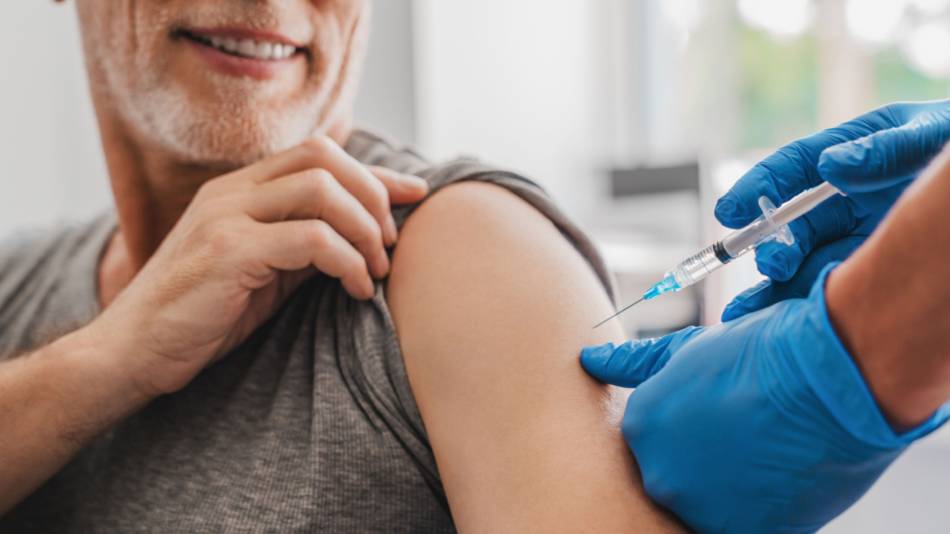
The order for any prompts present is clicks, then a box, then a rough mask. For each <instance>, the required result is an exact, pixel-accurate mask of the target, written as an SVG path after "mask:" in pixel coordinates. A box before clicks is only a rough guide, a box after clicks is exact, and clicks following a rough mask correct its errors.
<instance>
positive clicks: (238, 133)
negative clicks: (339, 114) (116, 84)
mask: <svg viewBox="0 0 950 534" xmlns="http://www.w3.org/2000/svg"><path fill="white" fill-rule="evenodd" d="M240 93H242V94H234V92H233V91H225V92H218V93H216V94H214V95H213V96H211V97H210V98H201V96H200V95H199V96H195V95H189V94H188V93H187V92H185V91H183V90H180V89H179V90H176V89H175V88H171V87H166V88H156V89H154V90H151V91H144V92H140V93H139V98H137V99H135V100H136V101H135V102H134V104H133V103H131V102H129V104H130V105H129V106H128V109H126V110H124V111H125V113H124V115H126V117H127V118H128V119H129V122H131V123H132V126H133V127H134V129H135V130H136V131H137V133H138V135H139V137H141V138H142V140H143V141H145V144H146V145H148V144H152V145H157V146H159V147H161V148H162V149H163V150H164V151H167V152H169V153H170V154H171V155H172V156H173V157H174V158H175V159H177V160H179V161H181V162H182V163H188V164H203V165H215V166H228V167H238V166H245V165H248V164H250V163H253V162H255V161H258V160H260V159H262V158H265V157H267V156H269V155H271V154H274V153H276V152H279V151H281V150H284V149H287V148H290V147H292V146H294V145H296V144H299V143H301V142H302V141H304V140H305V139H307V138H308V137H310V136H312V135H314V134H316V133H319V132H320V130H321V128H322V127H321V126H320V123H321V120H320V119H321V115H322V113H321V111H322V106H320V105H319V103H318V102H299V101H298V102H296V103H293V102H281V103H280V104H281V105H279V106H275V105H274V104H273V102H272V101H271V100H268V99H266V98H258V96H259V95H254V94H253V93H247V92H240Z"/></svg>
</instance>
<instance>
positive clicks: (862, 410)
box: [800, 262, 950, 449]
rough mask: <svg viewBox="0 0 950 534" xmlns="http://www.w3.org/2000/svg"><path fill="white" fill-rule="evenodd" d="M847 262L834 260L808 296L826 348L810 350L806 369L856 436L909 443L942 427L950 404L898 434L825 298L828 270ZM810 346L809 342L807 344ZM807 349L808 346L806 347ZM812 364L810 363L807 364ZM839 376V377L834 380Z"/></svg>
mask: <svg viewBox="0 0 950 534" xmlns="http://www.w3.org/2000/svg"><path fill="white" fill-rule="evenodd" d="M840 263H841V262H834V263H831V264H829V265H828V266H826V267H825V268H824V270H822V272H821V274H820V275H819V276H818V279H817V280H816V281H815V285H814V286H812V290H811V294H810V295H809V296H808V300H809V301H811V302H812V304H813V306H811V310H812V311H811V313H809V316H808V318H807V319H806V320H807V321H808V322H810V323H811V325H810V326H811V328H812V331H813V332H815V333H816V334H817V335H816V339H815V342H816V343H817V344H818V345H823V346H822V347H820V348H821V349H824V350H815V351H805V353H804V354H800V357H801V358H803V359H807V362H805V361H803V362H801V363H802V364H803V365H801V370H802V372H803V374H804V376H805V379H806V380H807V381H808V384H809V385H810V386H811V388H812V389H813V390H814V392H815V394H816V395H818V397H819V398H820V399H821V401H822V403H823V404H824V405H825V407H826V408H827V409H828V410H829V411H830V412H831V414H832V416H833V417H834V418H835V420H836V421H837V422H838V424H839V425H841V426H842V427H843V428H844V429H846V430H847V431H848V432H849V433H850V434H851V435H853V436H854V437H855V438H857V439H859V440H861V441H863V442H864V443H866V444H867V445H870V446H873V447H880V448H886V449H897V448H902V447H906V446H907V445H908V444H910V443H911V442H913V441H915V440H917V439H920V438H922V437H924V436H926V435H927V434H929V433H931V432H933V431H934V430H936V429H937V428H939V427H940V426H942V425H943V424H944V423H945V422H946V421H947V419H948V418H950V403H947V404H945V405H943V406H942V407H941V408H940V409H938V410H937V411H936V412H935V413H934V414H933V415H932V416H931V417H930V418H929V419H927V420H926V421H924V422H923V423H922V424H920V425H918V426H917V427H915V428H913V429H911V430H908V431H906V432H903V433H897V432H895V431H894V429H893V427H891V425H890V423H888V422H887V419H886V418H885V417H884V414H883V413H882V412H881V409H880V407H879V406H878V404H877V401H876V400H875V399H874V395H873V394H872V393H871V390H870V389H869V388H868V385H867V383H866V382H865V380H864V376H863V375H862V374H861V371H860V370H859V369H858V366H857V364H856V363H855V362H854V359H853V358H852V357H851V355H850V354H849V353H848V350H847V349H846V348H845V346H844V344H843V343H842V342H841V339H840V338H839V337H838V334H837V332H835V329H834V327H833V326H832V324H831V319H830V317H829V315H828V306H827V303H826V301H825V283H826V280H827V279H828V274H829V273H830V272H831V271H832V270H834V268H835V267H837V266H838V265H839V264H840ZM806 345H807V343H806ZM806 348H807V346H806ZM805 363H807V365H805ZM829 377H835V378H837V380H829Z"/></svg>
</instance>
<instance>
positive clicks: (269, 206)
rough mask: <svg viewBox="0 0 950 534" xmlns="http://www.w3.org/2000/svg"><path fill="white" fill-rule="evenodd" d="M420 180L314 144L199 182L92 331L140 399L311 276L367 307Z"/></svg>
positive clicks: (178, 378) (170, 384) (208, 357)
mask: <svg viewBox="0 0 950 534" xmlns="http://www.w3.org/2000/svg"><path fill="white" fill-rule="evenodd" d="M426 192H427V186H426V184H425V182H424V181H423V180H422V179H420V178H416V177H410V176H402V175H399V174H398V173H395V172H393V171H389V170H386V169H381V168H374V169H369V168H366V167H364V166H363V165H362V164H360V163H359V162H357V161H356V160H354V159H353V158H351V157H350V156H349V155H347V154H346V153H345V152H344V151H343V150H342V149H341V148H340V147H339V146H337V145H336V144H335V143H333V141H330V140H329V139H320V140H313V141H308V142H305V143H303V144H302V145H300V146H298V147H296V148H293V149H290V150H288V151H285V152H283V153H281V154H278V155H275V156H273V157H271V158H268V159H266V160H262V161H260V162H258V163H255V164H253V165H251V166H249V167H246V168H244V169H241V170H238V171H236V172H233V173H231V174H228V175H225V176H222V177H220V178H216V179H214V180H211V181H209V182H208V183H206V184H205V185H204V186H203V187H202V188H201V190H200V191H199V192H198V194H197V195H196V196H195V198H194V200H193V201H192V202H191V204H190V205H189V206H188V208H187V209H186V210H185V212H184V214H183V215H182V217H181V219H180V220H179V221H178V223H177V224H176V225H175V227H174V228H173V229H172V231H171V232H170V233H169V235H168V236H167V237H166V238H165V240H164V241H163V242H162V245H161V246H160V247H159V249H158V250H157V251H156V253H155V254H154V256H153V257H152V258H151V259H150V260H149V261H148V263H147V264H146V265H145V266H144V268H143V269H142V270H141V272H139V273H138V275H137V276H136V277H135V278H134V280H133V281H132V283H131V284H130V285H129V287H128V288H126V289H125V290H124V291H123V292H122V293H121V294H120V295H119V296H118V298H117V299H116V300H115V302H113V303H112V305H110V306H109V307H108V308H107V309H106V310H105V312H104V313H103V314H102V315H101V316H100V317H99V318H98V319H97V320H96V321H94V322H93V323H92V324H90V325H89V326H88V327H86V328H87V329H90V330H94V331H95V332H96V333H98V334H99V335H101V336H109V337H111V338H113V339H114V338H117V337H118V338H119V339H120V340H121V341H122V342H123V343H122V345H123V346H126V347H128V352H127V353H125V354H121V355H119V357H120V358H123V360H124V362H125V364H126V365H127V366H128V367H127V368H128V369H129V373H130V377H131V379H132V380H133V381H135V383H136V384H137V386H138V387H139V388H141V389H142V391H143V393H144V394H145V395H158V394H162V393H169V392H173V391H176V390H178V389H180V388H181V387H183V386H184V385H185V384H187V383H188V382H189V381H190V380H191V379H192V378H193V377H194V376H195V375H196V374H197V373H198V372H199V371H201V370H202V369H203V368H204V367H205V366H206V365H208V363H209V362H211V361H213V360H214V359H215V358H217V357H221V356H222V355H223V354H225V353H226V352H227V351H228V350H230V349H232V348H234V347H235V346H236V345H238V344H239V343H241V342H242V341H243V340H244V339H245V338H247V336H248V335H250V334H251V333H252V332H253V331H254V330H255V329H256V328H257V327H258V326H259V325H260V324H261V323H262V322H264V321H265V320H266V319H267V318H269V317H270V315H271V314H272V313H273V312H274V311H275V310H276V309H277V307H278V306H279V305H280V304H281V303H282V302H283V301H284V299H285V298H286V297H287V296H288V295H289V294H290V293H291V292H292V291H293V290H294V289H295V288H296V287H297V286H298V285H299V284H300V283H301V282H302V281H303V280H305V279H306V278H307V277H308V276H310V275H312V274H313V273H314V271H319V272H321V273H323V274H325V275H328V276H331V277H334V278H338V279H340V281H341V282H342V284H343V287H344V288H345V289H346V291H347V292H349V293H350V294H351V295H352V296H353V297H355V298H358V299H369V298H371V297H372V296H373V294H374V291H375V288H374V284H373V281H372V278H374V277H375V278H381V277H383V276H385V275H386V273H387V272H388V270H389V260H388V256H387V253H386V250H385V246H386V245H392V244H393V243H395V240H396V226H395V224H394V222H393V220H392V217H391V215H390V202H394V203H408V202H415V201H418V200H420V199H421V198H422V197H423V196H425V194H426Z"/></svg>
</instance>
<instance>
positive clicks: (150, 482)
mask: <svg viewBox="0 0 950 534" xmlns="http://www.w3.org/2000/svg"><path fill="white" fill-rule="evenodd" d="M346 149H347V151H348V152H349V153H350V154H352V155H353V156H355V157H356V158H357V159H359V160H360V161H361V162H363V163H365V164H368V165H380V166H385V167H389V168H392V169H395V170H397V171H400V172H405V173H412V174H416V175H419V176H422V177H424V178H426V179H427V180H428V181H429V182H430V184H431V186H432V191H433V192H435V191H437V190H438V189H440V188H442V187H445V186H447V185H449V184H451V183H455V182H459V181H462V180H482V181H486V182H492V183H495V184H498V185H500V186H502V187H505V188H507V189H509V190H510V191H512V192H514V193H515V194H517V195H518V196H519V197H521V198H523V199H524V200H526V201H527V202H529V203H530V204H531V205H533V206H534V207H535V208H536V209H538V210H539V211H540V212H541V213H543V214H544V215H546V216H547V217H548V218H550V219H551V220H552V221H553V222H554V223H555V224H556V225H557V227H558V228H559V229H560V230H561V232H562V233H563V235H564V236H565V237H566V238H567V239H568V240H569V241H570V242H571V243H572V244H574V246H575V247H576V248H577V249H578V250H579V251H580V253H581V254H583V255H584V256H585V257H586V258H587V259H588V260H589V261H590V264H591V266H592V268H593V269H594V271H595V272H596V274H597V275H598V277H599V278H600V279H601V281H602V282H603V284H604V287H605V288H607V290H608V292H609V291H610V283H609V278H608V274H607V271H606V269H605V267H604V265H603V263H602V262H601V260H600V258H599V256H598V255H597V253H596V252H595V249H594V247H593V245H592V244H591V242H590V241H589V240H588V239H587V238H586V237H585V236H584V235H583V234H582V233H581V232H580V231H579V230H578V229H577V227H576V226H575V225H573V224H572V223H571V222H570V221H569V220H568V219H567V218H566V217H565V216H564V215H563V214H562V212H561V211H560V210H558V209H557V208H556V207H555V206H554V204H553V203H552V202H551V201H550V199H549V198H548V197H547V196H546V195H545V194H544V193H543V192H542V190H541V189H540V188H539V187H538V186H537V185H535V184H534V183H532V182H531V181H529V180H527V179H525V178H523V177H521V176H518V175H516V174H513V173H510V172H505V171H501V170H498V169H493V168H491V167H487V166H485V165H482V164H479V163H478V162H476V161H474V160H467V159H465V160H456V161H452V162H450V163H447V164H441V165H432V164H430V163H428V162H426V161H425V160H424V159H423V158H421V157H420V156H418V155H417V154H416V153H415V152H413V151H412V150H410V149H407V148H403V147H400V146H397V145H396V144H394V143H392V142H390V141H388V140H385V139H383V138H381V137H379V136H377V135H375V134H371V133H368V132H365V131H357V132H355V133H354V134H353V135H352V136H351V138H350V139H349V141H348V142H347V145H346ZM414 207H415V206H409V207H404V208H400V209H397V210H396V212H395V214H394V215H395V218H396V221H397V223H398V224H400V225H401V224H402V223H403V222H404V221H405V220H406V218H407V217H408V216H409V214H410V213H411V212H412V210H413V209H414ZM115 228H116V222H115V215H114V214H112V213H108V214H104V215H102V216H100V217H98V218H96V219H95V220H93V221H91V222H89V223H85V224H80V225H70V226H59V227H56V228H52V229H49V230H46V231H40V232H35V233H31V234H27V235H23V234H21V235H18V236H17V237H15V238H12V239H6V240H4V241H3V244H2V245H0V359H5V358H10V357H14V356H16V355H17V354H21V353H23V352H24V351H28V350H30V349H33V348H36V347H38V346H41V345H42V344H44V343H46V342H48V341H50V340H52V339H55V338H56V337H58V336H60V335H62V334H64V333H66V332H69V331H71V330H74V329H76V328H78V327H80V326H81V325H83V324H85V323H87V322H88V321H90V320H92V319H93V318H94V317H95V316H96V315H97V314H98V313H99V311H100V310H99V309H98V303H97V297H96V294H97V288H96V280H97V276H96V273H97V266H98V261H99V257H100V255H101V252H102V250H103V248H104V246H105V244H106V243H107V241H108V239H109V237H110V236H111V235H112V233H113V232H114V231H115ZM512 231H517V229H514V228H513V229H512ZM384 284H385V282H380V283H378V286H377V292H376V296H375V298H373V299H372V300H371V301H368V302H358V301H355V300H353V299H351V298H349V297H348V296H347V294H346V293H345V292H344V291H343V289H342V288H341V286H340V284H339V283H338V282H337V281H336V280H333V279H330V278H327V277H323V276H320V275H317V276H315V277H314V278H313V279H311V280H309V281H308V282H306V283H305V284H304V285H302V286H301V287H300V288H299V290H297V291H296V292H295V293H294V294H293V295H292V296H291V297H290V299H289V300H288V301H287V302H286V304H285V305H283V306H282V307H281V309H280V310H279V311H278V312H277V313H276V315H275V316H274V317H273V318H271V319H270V320H269V321H267V322H266V323H265V324H264V325H263V326H261V327H260V328H259V329H258V330H257V331H256V332H255V333H254V334H253V335H252V336H251V337H250V338H249V339H248V340H247V341H246V342H245V343H243V344H242V345H241V346H240V347H238V348H237V349H236V350H234V351H233V352H232V353H231V354H229V355H227V356H226V357H225V358H223V359H222V360H221V361H220V362H218V363H216V364H215V365H213V366H211V367H209V368H208V369H206V370H205V371H203V372H202V373H201V374H200V375H199V376H198V377H197V378H195V380H194V381H193V382H191V383H190V384H189V385H188V386H186V387H185V388H184V389H183V390H181V391H180V392H177V393H175V394H173V395H167V396H164V397H161V398H158V399H156V400H155V401H153V402H152V403H150V404H149V405H148V406H147V407H145V408H144V409H143V410H141V411H140V412H138V413H136V414H134V415H133V416H131V417H129V418H128V419H127V420H125V421H123V422H121V423H119V424H118V425H116V426H115V427H114V428H113V429H112V430H110V431H108V432H107V433H105V434H104V435H102V436H100V437H99V438H97V439H96V440H95V441H94V442H93V443H91V444H90V445H89V446H88V447H86V448H85V449H84V450H83V451H82V452H81V453H80V454H79V455H78V456H76V457H75V459H73V460H72V461H71V462H70V463H69V464H68V465H67V466H66V467H65V468H64V469H63V470H62V471H60V472H59V473H58V474H57V475H55V476H54V477H53V478H52V479H50V480H49V481H48V482H47V483H46V484H45V485H43V486H42V487H41V488H40V489H39V490H37V491H36V492H35V493H34V494H33V495H32V496H30V497H29V498H27V499H26V500H25V501H23V502H22V503H20V504H19V505H18V506H17V507H16V508H14V509H13V510H12V511H10V512H9V513H7V514H6V515H5V516H3V517H2V518H0V532H11V533H14V532H15V533H28V532H44V533H47V532H49V533H54V532H55V533H73V532H75V533H80V532H83V533H85V532H123V533H124V532H454V530H455V529H454V526H453V523H452V518H451V515H450V513H449V508H448V504H447V501H446V496H445V492H444V490H443V487H442V483H441V481H440V479H439V473H438V470H437V468H436V464H435V459H434V457H433V453H432V449H431V447H430V445H429V441H428V439H427V438H426V433H425V428H424V425H423V421H422V417H421V416H420V414H419V410H418V409H417V407H416V404H415V402H414V400H413V396H412V391H411V389H410V387H409V381H408V379H407V376H406V370H405V368H404V366H403V360H402V355H401V353H400V349H399V342H398V339H397V336H396V331H395V328H394V327H393V322H392V318H391V317H390V313H389V308H388V307H387V304H386V299H385V291H384V289H385V287H384ZM134 356H135V355H134V354H130V355H129V357H134ZM0 461H2V459H0Z"/></svg>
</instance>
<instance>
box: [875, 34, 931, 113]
mask: <svg viewBox="0 0 950 534" xmlns="http://www.w3.org/2000/svg"><path fill="white" fill-rule="evenodd" d="M873 61H874V102H875V104H877V105H881V104H887V103H889V102H894V101H898V100H937V99H940V98H947V96H948V94H947V89H948V87H950V86H948V83H947V80H943V79H934V78H928V77H927V76H924V75H923V74H920V73H919V72H917V71H916V70H914V69H912V68H911V67H910V66H908V65H907V63H905V62H904V60H903V58H902V57H901V54H900V51H898V50H897V47H894V46H890V47H887V48H885V49H883V50H881V51H879V52H878V53H876V54H874V58H873Z"/></svg>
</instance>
